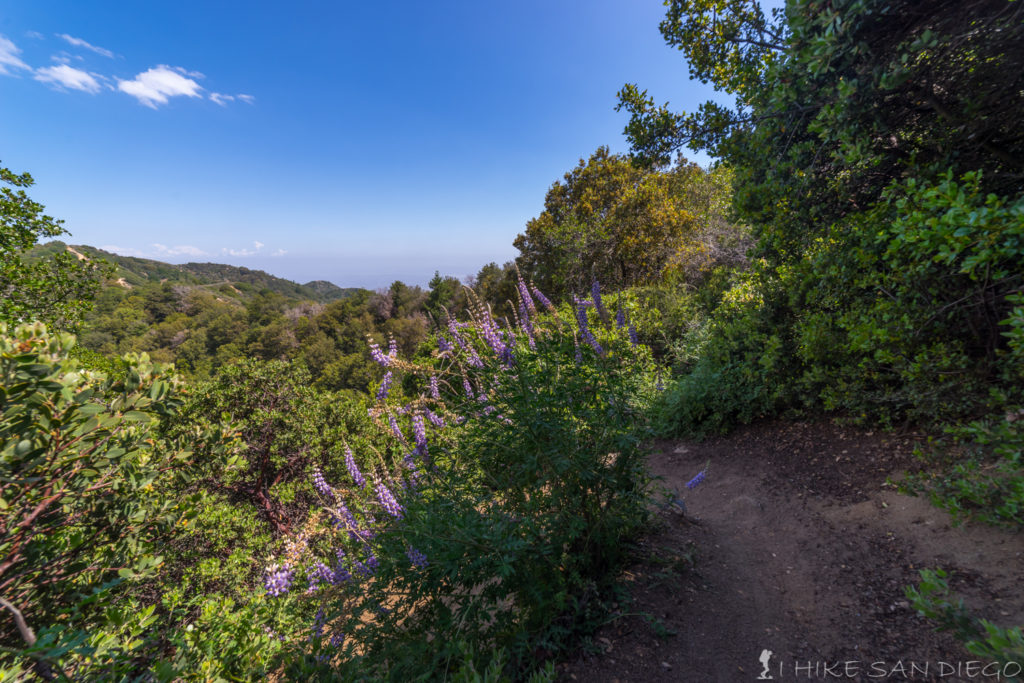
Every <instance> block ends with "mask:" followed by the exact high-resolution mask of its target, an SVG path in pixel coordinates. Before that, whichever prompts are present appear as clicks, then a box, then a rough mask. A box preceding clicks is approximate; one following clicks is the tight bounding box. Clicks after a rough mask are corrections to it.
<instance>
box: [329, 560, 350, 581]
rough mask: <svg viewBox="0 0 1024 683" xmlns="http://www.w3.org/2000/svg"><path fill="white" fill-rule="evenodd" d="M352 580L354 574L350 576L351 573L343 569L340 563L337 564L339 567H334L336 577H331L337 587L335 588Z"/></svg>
mask: <svg viewBox="0 0 1024 683" xmlns="http://www.w3.org/2000/svg"><path fill="white" fill-rule="evenodd" d="M351 580H352V574H350V573H349V571H348V570H347V569H345V567H343V566H342V565H341V563H340V562H339V563H338V564H337V566H335V567H334V575H333V576H331V583H332V584H333V585H335V586H340V585H341V584H343V583H345V582H346V581H351Z"/></svg>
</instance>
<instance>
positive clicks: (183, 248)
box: [153, 244, 207, 256]
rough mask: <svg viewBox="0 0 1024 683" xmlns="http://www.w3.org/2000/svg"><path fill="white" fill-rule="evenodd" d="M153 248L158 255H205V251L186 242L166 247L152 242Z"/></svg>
mask: <svg viewBox="0 0 1024 683" xmlns="http://www.w3.org/2000/svg"><path fill="white" fill-rule="evenodd" d="M153 248H154V249H156V252H157V254H158V255H159V256H206V255H207V253H206V252H205V251H203V250H202V249H200V248H199V247H193V246H191V245H188V244H179V245H178V246H175V247H168V246H166V245H164V244H153Z"/></svg>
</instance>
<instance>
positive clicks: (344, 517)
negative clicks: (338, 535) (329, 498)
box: [334, 500, 359, 541]
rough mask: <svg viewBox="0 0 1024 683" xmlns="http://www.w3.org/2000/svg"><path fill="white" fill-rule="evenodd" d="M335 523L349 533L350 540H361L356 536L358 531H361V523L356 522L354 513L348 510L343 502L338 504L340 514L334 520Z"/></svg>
mask: <svg viewBox="0 0 1024 683" xmlns="http://www.w3.org/2000/svg"><path fill="white" fill-rule="evenodd" d="M334 523H335V525H336V526H338V528H341V529H345V530H346V531H348V535H349V538H351V539H352V540H353V541H354V540H356V539H357V538H359V537H358V536H357V535H356V531H358V530H359V523H358V522H356V517H355V515H353V514H352V511H351V510H349V509H348V506H347V505H345V501H343V500H342V501H339V502H338V514H337V516H336V517H335V518H334Z"/></svg>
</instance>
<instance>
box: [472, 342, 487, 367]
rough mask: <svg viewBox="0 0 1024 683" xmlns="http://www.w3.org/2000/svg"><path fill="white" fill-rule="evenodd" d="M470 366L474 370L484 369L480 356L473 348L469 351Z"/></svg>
mask: <svg viewBox="0 0 1024 683" xmlns="http://www.w3.org/2000/svg"><path fill="white" fill-rule="evenodd" d="M469 364H470V365H472V366H473V367H474V368H482V367H483V366H484V362H483V361H482V360H480V354H478V353H477V352H476V349H474V348H472V347H470V349H469Z"/></svg>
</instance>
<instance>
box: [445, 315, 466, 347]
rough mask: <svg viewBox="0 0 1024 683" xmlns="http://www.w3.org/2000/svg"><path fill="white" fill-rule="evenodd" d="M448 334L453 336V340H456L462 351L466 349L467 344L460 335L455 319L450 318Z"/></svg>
mask: <svg viewBox="0 0 1024 683" xmlns="http://www.w3.org/2000/svg"><path fill="white" fill-rule="evenodd" d="M448 332H449V334H451V335H452V339H454V340H455V343H456V344H457V345H458V347H459V348H460V349H465V348H466V342H465V340H464V339H463V338H462V335H461V334H459V326H458V324H457V323H456V322H455V318H448Z"/></svg>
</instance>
